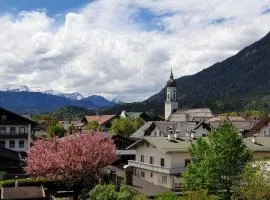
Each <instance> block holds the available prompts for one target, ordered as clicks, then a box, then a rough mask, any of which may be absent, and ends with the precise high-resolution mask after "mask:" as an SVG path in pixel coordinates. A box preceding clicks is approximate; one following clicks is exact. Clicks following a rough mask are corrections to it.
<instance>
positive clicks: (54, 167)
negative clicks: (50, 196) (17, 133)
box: [25, 134, 116, 196]
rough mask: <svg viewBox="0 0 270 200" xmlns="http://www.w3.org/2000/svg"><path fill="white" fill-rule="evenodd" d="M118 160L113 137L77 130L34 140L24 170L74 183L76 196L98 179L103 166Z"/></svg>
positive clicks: (33, 174)
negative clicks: (68, 133)
mask: <svg viewBox="0 0 270 200" xmlns="http://www.w3.org/2000/svg"><path fill="white" fill-rule="evenodd" d="M115 160H116V151H115V146H114V144H113V141H112V140H111V139H109V138H104V137H103V136H101V135H100V134H74V135H71V136H68V137H65V138H61V139H58V138H53V139H50V140H48V141H46V140H37V141H36V142H34V145H33V146H32V147H31V149H30V151H29V152H28V158H27V166H26V168H25V170H26V172H27V173H28V174H29V175H31V176H33V177H38V178H39V177H43V178H48V179H50V180H57V181H63V182H64V183H67V184H69V185H71V186H72V187H73V189H74V192H75V196H77V195H78V192H79V191H80V190H81V189H83V187H84V186H89V185H90V186H91V184H92V185H93V183H95V182H96V181H97V180H98V178H99V177H100V174H101V170H102V168H103V167H105V166H106V165H109V164H111V163H112V162H113V161H115Z"/></svg>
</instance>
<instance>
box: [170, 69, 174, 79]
mask: <svg viewBox="0 0 270 200" xmlns="http://www.w3.org/2000/svg"><path fill="white" fill-rule="evenodd" d="M170 79H173V72H172V67H171V75H170Z"/></svg>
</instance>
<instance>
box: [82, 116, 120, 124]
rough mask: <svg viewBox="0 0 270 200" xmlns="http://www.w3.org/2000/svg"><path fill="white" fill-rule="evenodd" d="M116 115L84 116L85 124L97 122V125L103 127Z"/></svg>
mask: <svg viewBox="0 0 270 200" xmlns="http://www.w3.org/2000/svg"><path fill="white" fill-rule="evenodd" d="M114 117H116V115H89V116H85V117H84V119H86V121H87V122H97V123H98V124H99V125H103V124H105V123H107V122H109V121H110V120H112V119H113V118H114Z"/></svg>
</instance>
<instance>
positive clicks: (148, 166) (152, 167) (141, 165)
mask: <svg viewBox="0 0 270 200" xmlns="http://www.w3.org/2000/svg"><path fill="white" fill-rule="evenodd" d="M128 165H129V166H132V167H137V168H141V169H145V170H149V171H155V172H159V173H164V174H180V173H183V172H184V170H185V168H184V167H177V168H165V167H162V166H159V165H152V164H149V163H143V162H138V161H135V160H129V161H128Z"/></svg>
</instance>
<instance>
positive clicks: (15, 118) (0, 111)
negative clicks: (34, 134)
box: [0, 107, 38, 125]
mask: <svg viewBox="0 0 270 200" xmlns="http://www.w3.org/2000/svg"><path fill="white" fill-rule="evenodd" d="M1 115H5V116H6V118H7V119H6V120H4V121H0V124H7V123H10V122H14V123H16V122H24V123H27V124H32V125H38V123H37V122H35V121H32V120H30V119H28V118H25V117H23V116H21V115H18V114H16V113H14V112H11V111H9V110H7V109H5V108H3V107H0V116H1ZM0 120H1V119H0Z"/></svg>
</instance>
